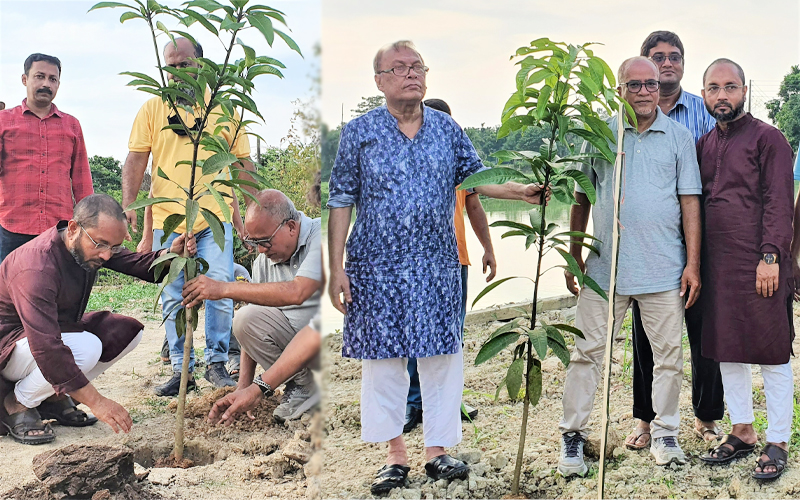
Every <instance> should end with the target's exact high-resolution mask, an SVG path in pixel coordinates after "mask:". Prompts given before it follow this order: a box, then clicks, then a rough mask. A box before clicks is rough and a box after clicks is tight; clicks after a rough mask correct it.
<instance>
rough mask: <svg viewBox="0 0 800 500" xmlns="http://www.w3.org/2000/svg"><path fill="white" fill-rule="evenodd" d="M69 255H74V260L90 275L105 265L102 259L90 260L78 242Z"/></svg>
mask: <svg viewBox="0 0 800 500" xmlns="http://www.w3.org/2000/svg"><path fill="white" fill-rule="evenodd" d="M69 253H70V255H72V258H73V259H75V263H76V264H78V265H79V266H81V269H83V270H84V271H87V272H90V273H93V272H95V271H97V270H98V269H100V268H101V267H102V266H103V264H105V261H104V260H101V259H93V260H88V259H87V258H86V255H84V253H83V250H81V248H80V247H79V246H78V244H77V242H76V244H75V247H74V248H70V249H69Z"/></svg>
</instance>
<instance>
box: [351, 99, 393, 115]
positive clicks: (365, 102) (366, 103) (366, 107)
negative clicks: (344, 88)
mask: <svg viewBox="0 0 800 500" xmlns="http://www.w3.org/2000/svg"><path fill="white" fill-rule="evenodd" d="M384 104H386V98H385V97H384V96H382V95H373V96H370V97H362V98H361V102H359V103H358V106H356V109H351V110H350V111H351V112H352V113H353V118H358V117H359V116H361V115H365V114H367V113H369V112H370V111H372V110H373V109H375V108H380V107H381V106H383V105H384Z"/></svg>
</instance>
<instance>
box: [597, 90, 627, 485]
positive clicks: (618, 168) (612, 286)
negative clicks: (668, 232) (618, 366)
mask: <svg viewBox="0 0 800 500" xmlns="http://www.w3.org/2000/svg"><path fill="white" fill-rule="evenodd" d="M624 135H625V107H624V105H620V107H619V111H618V112H617V158H616V161H615V162H614V219H613V228H612V236H611V279H610V283H609V287H608V329H607V332H606V354H605V358H604V359H605V374H604V390H603V411H602V412H601V414H600V415H601V417H602V421H601V423H600V430H601V432H602V434H601V439H600V467H599V471H598V474H597V485H598V488H597V497H598V498H599V499H600V500H603V499H604V498H605V486H606V447H607V446H608V417H609V399H610V398H609V395H610V390H611V352H612V347H613V345H614V322H615V321H614V320H615V318H614V316H615V314H614V305H615V300H614V296H615V295H616V288H617V257H618V253H619V209H620V186H621V184H622V183H621V178H622V169H623V166H624V163H625V153H624V151H623V150H622V147H623V142H624V140H623V138H624Z"/></svg>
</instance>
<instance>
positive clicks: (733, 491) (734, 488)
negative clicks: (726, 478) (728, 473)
mask: <svg viewBox="0 0 800 500" xmlns="http://www.w3.org/2000/svg"><path fill="white" fill-rule="evenodd" d="M741 492H742V482H741V481H740V480H739V478H738V477H734V478H733V479H732V480H731V483H730V484H729V485H728V494H729V495H730V496H731V498H739V495H740V494H741Z"/></svg>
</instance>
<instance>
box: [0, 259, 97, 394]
mask: <svg viewBox="0 0 800 500" xmlns="http://www.w3.org/2000/svg"><path fill="white" fill-rule="evenodd" d="M54 274H55V273H48V272H45V271H39V270H25V271H22V272H20V273H19V274H17V275H16V276H14V277H13V278H12V279H11V281H10V283H9V284H8V288H9V292H10V295H11V300H12V302H13V303H14V307H15V308H16V310H17V314H19V318H20V320H21V321H22V327H23V328H24V329H25V336H26V337H27V338H28V344H29V345H30V348H31V354H32V355H33V359H34V360H35V361H36V365H37V366H38V367H39V370H41V372H42V375H43V376H44V378H45V380H47V382H48V383H49V384H50V385H52V386H53V389H54V390H55V391H56V394H58V395H62V394H68V393H70V392H72V391H75V390H78V389H80V388H81V387H84V386H86V384H88V383H89V380H88V379H87V378H86V376H85V375H84V374H83V372H82V371H81V369H80V368H79V367H78V365H77V364H76V363H75V357H74V356H73V355H72V351H71V350H70V348H69V347H67V346H66V345H64V342H63V341H62V340H61V327H60V326H59V324H58V308H57V306H56V297H57V296H58V285H57V284H56V281H57V280H54V279H53V276H54Z"/></svg>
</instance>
